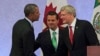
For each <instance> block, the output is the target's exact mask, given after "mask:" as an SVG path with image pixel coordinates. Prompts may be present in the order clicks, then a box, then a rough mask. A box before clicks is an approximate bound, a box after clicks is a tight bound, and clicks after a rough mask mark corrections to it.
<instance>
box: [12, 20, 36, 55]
mask: <svg viewBox="0 0 100 56" xmlns="http://www.w3.org/2000/svg"><path fill="white" fill-rule="evenodd" d="M34 38H35V36H34V31H33V28H32V27H31V25H30V23H29V22H28V21H27V20H26V19H22V20H19V21H18V22H16V23H15V25H14V27H13V32H12V49H11V53H10V56H34V55H33V47H34Z"/></svg>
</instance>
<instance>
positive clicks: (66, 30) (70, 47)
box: [64, 27, 72, 50]
mask: <svg viewBox="0 0 100 56" xmlns="http://www.w3.org/2000/svg"><path fill="white" fill-rule="evenodd" d="M64 41H65V44H66V45H67V46H68V48H69V49H70V50H71V49H72V45H71V42H70V39H69V30H68V27H66V28H65V37H64Z"/></svg>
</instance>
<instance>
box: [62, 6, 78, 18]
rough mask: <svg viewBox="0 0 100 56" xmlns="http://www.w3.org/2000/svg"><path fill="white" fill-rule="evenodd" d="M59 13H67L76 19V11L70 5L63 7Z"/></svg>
mask: <svg viewBox="0 0 100 56" xmlns="http://www.w3.org/2000/svg"><path fill="white" fill-rule="evenodd" d="M61 11H66V12H67V13H71V14H73V15H74V17H76V10H75V8H74V7H73V6H71V5H65V6H63V7H62V8H61Z"/></svg>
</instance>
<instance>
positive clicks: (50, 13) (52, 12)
mask: <svg viewBox="0 0 100 56" xmlns="http://www.w3.org/2000/svg"><path fill="white" fill-rule="evenodd" d="M48 15H55V16H56V19H57V20H58V19H59V16H58V14H57V13H56V12H55V11H49V12H48V13H47V16H48Z"/></svg>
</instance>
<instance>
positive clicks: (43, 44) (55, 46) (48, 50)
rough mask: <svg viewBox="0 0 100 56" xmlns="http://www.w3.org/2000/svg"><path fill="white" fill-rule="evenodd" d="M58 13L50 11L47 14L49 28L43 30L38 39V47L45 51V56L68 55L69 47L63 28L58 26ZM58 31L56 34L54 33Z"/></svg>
mask: <svg viewBox="0 0 100 56" xmlns="http://www.w3.org/2000/svg"><path fill="white" fill-rule="evenodd" d="M58 22H59V19H58V15H57V13H56V12H54V11H50V12H48V14H47V26H48V29H47V30H46V31H44V32H41V33H40V34H39V35H38V38H37V40H36V42H37V46H36V47H35V49H37V48H39V47H40V48H41V49H42V51H43V56H67V55H68V54H67V51H68V50H67V47H66V46H65V45H64V42H63V40H62V38H63V37H65V36H64V35H63V32H64V31H63V30H62V29H59V27H58ZM54 32H56V33H55V34H56V35H55V36H54V35H53V33H54Z"/></svg>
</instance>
